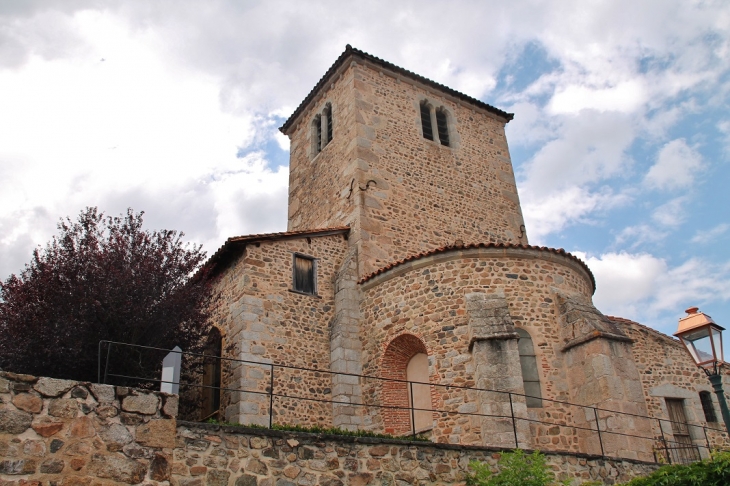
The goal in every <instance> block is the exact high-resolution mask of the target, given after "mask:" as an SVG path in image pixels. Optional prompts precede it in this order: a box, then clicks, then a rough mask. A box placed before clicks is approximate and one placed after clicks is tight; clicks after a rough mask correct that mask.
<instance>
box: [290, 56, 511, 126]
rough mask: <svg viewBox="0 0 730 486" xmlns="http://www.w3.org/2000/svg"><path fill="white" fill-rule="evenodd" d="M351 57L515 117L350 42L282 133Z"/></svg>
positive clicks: (471, 103) (491, 110) (509, 117)
mask: <svg viewBox="0 0 730 486" xmlns="http://www.w3.org/2000/svg"><path fill="white" fill-rule="evenodd" d="M349 59H360V60H362V61H367V62H369V63H370V64H372V65H375V66H377V67H379V68H382V69H386V70H388V71H390V72H392V73H394V74H396V75H398V76H402V77H404V78H409V79H412V80H413V81H416V82H418V83H421V84H423V85H426V86H428V87H431V88H434V89H436V90H438V91H440V92H442V93H445V94H447V95H449V96H452V97H453V98H456V99H458V100H461V101H463V102H465V103H468V104H470V105H473V106H475V107H477V108H481V109H483V110H485V111H488V112H489V113H492V114H494V115H496V116H498V117H499V118H502V119H503V120H504V122H509V121H510V120H512V118H514V114H513V113H507V112H506V111H502V110H500V109H499V108H495V107H494V106H492V105H489V104H487V103H484V102H483V101H479V100H478V99H476V98H472V97H471V96H468V95H465V94H464V93H460V92H459V91H456V90H454V89H451V88H449V87H448V86H445V85H443V84H440V83H437V82H436V81H432V80H430V79H428V78H425V77H423V76H421V75H419V74H416V73H414V72H412V71H409V70H407V69H404V68H402V67H400V66H396V65H395V64H393V63H390V62H388V61H385V60H383V59H380V58H379V57H375V56H373V55H371V54H368V53H367V52H363V51H361V50H359V49H355V48H354V47H352V46H351V45H349V44H348V45H347V47H346V48H345V52H343V53H342V54H340V57H338V58H337V60H336V61H335V62H334V64H332V66H330V68H329V69H328V70H327V72H326V73H324V76H322V78H321V79H320V80H319V82H318V83H317V84H316V85H315V86H314V88H312V90H311V91H310V92H309V94H308V95H307V97H306V98H304V101H302V102H301V104H300V105H299V106H298V107H297V109H296V110H294V113H293V114H292V115H291V116H290V117H289V119H287V120H286V121H285V122H284V124H283V125H282V126H281V127H280V128H279V130H280V131H281V132H282V133H284V134H287V133H288V132H289V129H290V128H291V127H292V126H293V125H294V124H295V123H296V121H297V120H298V119H299V116H300V115H301V114H302V113H303V112H304V111H305V110H306V109H307V106H309V104H310V103H311V102H312V100H314V98H315V97H316V96H317V93H319V92H320V90H321V89H322V88H323V87H324V86H326V85H327V83H329V82H330V80H331V79H332V78H333V77H334V76H335V74H336V73H338V72H339V71H340V70H341V68H343V67H346V66H347V61H348V60H349Z"/></svg>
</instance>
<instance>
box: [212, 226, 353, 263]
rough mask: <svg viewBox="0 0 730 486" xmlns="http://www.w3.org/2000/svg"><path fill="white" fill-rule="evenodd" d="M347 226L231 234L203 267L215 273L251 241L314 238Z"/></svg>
mask: <svg viewBox="0 0 730 486" xmlns="http://www.w3.org/2000/svg"><path fill="white" fill-rule="evenodd" d="M349 231H350V227H349V226H336V227H333V228H318V229H312V230H302V231H282V232H279V233H258V234H252V235H242V236H232V237H230V238H228V239H227V240H226V242H225V243H223V245H222V246H221V247H220V248H218V250H217V251H216V252H215V253H214V254H213V255H212V256H211V257H210V258H209V259H208V261H207V262H205V265H203V266H204V267H207V268H208V269H210V270H211V271H212V272H213V273H215V270H216V267H217V266H218V265H219V264H225V262H227V261H228V260H229V259H230V258H231V257H232V255H233V254H234V253H235V252H236V251H239V250H241V249H242V248H245V247H246V245H249V244H251V243H260V242H262V241H276V240H288V239H295V238H316V237H320V236H331V235H340V234H342V235H344V234H347V233H349Z"/></svg>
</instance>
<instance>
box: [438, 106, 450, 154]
mask: <svg viewBox="0 0 730 486" xmlns="http://www.w3.org/2000/svg"><path fill="white" fill-rule="evenodd" d="M436 126H437V127H438V131H439V141H440V142H441V145H445V146H446V147H448V146H449V126H448V124H447V123H446V112H445V111H444V110H442V109H439V110H436Z"/></svg>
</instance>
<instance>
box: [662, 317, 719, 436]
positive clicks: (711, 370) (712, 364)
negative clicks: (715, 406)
mask: <svg viewBox="0 0 730 486" xmlns="http://www.w3.org/2000/svg"><path fill="white" fill-rule="evenodd" d="M685 312H686V313H687V315H686V316H685V317H683V318H681V319H680V320H679V327H678V328H677V332H676V333H674V335H675V336H676V337H678V338H679V339H680V340H681V341H682V344H684V347H685V348H687V351H689V354H690V356H692V359H693V360H694V362H695V364H696V365H697V366H699V367H700V368H702V371H704V372H705V374H706V375H707V376H708V377H709V378H710V383H712V388H714V389H715V394H716V395H717V401H718V402H720V411H721V412H722V420H723V421H724V422H725V429H726V430H727V431H728V434H730V410H728V408H727V402H726V401H725V393H724V392H723V390H722V374H721V372H720V370H721V367H722V364H723V363H724V362H725V361H724V357H723V352H722V331H724V330H725V328H724V327H722V326H718V325H717V323H715V321H713V320H712V317H710V316H708V315H707V314H705V313H704V312H699V309H698V308H697V307H690V308H689V309H687V310H686V311H685Z"/></svg>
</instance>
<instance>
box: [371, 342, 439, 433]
mask: <svg viewBox="0 0 730 486" xmlns="http://www.w3.org/2000/svg"><path fill="white" fill-rule="evenodd" d="M420 353H423V354H425V355H430V353H429V351H428V348H426V345H425V344H424V342H423V340H421V339H420V338H419V337H418V336H415V335H413V334H401V335H399V336H397V337H395V338H393V339H392V340H391V341H390V342H389V343H388V345H387V346H386V347H385V351H384V353H383V357H382V359H381V362H380V376H381V377H383V378H386V379H388V380H402V381H383V383H382V391H383V393H382V397H383V401H382V403H383V405H384V406H386V407H388V406H390V407H403V408H398V409H395V408H393V409H389V408H383V409H382V410H383V423H384V426H385V433H387V434H394V435H401V434H408V433H410V432H411V431H412V428H411V411H410V410H409V409H408V407H409V406H410V387H409V385H408V383H406V382H405V381H406V380H407V379H408V376H407V368H408V363H409V362H410V360H411V359H412V358H413V357H414V356H416V355H417V354H420ZM423 408H425V407H423ZM416 423H418V419H417V420H416Z"/></svg>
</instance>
